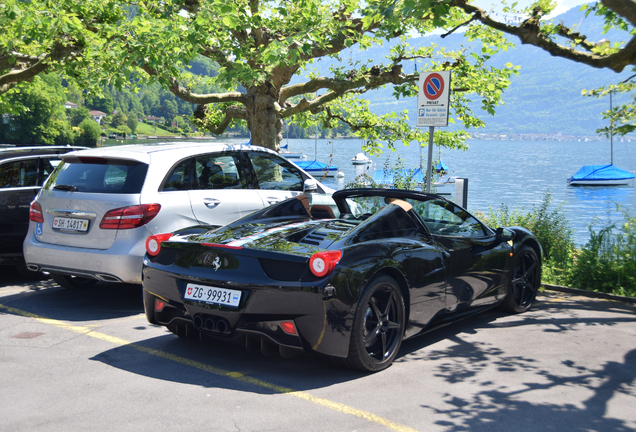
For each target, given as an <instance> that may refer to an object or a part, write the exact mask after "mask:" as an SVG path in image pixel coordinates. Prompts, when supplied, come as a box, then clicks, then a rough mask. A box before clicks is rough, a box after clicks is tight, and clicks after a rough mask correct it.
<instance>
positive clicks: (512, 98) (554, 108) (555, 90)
mask: <svg viewBox="0 0 636 432" xmlns="http://www.w3.org/2000/svg"><path fill="white" fill-rule="evenodd" d="M554 20H555V21H556V22H560V21H562V22H564V23H565V25H567V26H572V25H575V24H576V25H579V26H578V27H577V28H578V31H580V32H581V33H582V34H585V35H587V36H588V39H589V40H593V41H598V40H601V39H609V40H610V41H612V42H614V41H620V40H622V39H621V35H620V34H618V33H609V34H602V26H603V24H602V21H601V20H600V19H599V18H597V17H595V16H590V17H588V18H584V13H583V12H581V11H580V10H579V8H578V7H577V8H573V9H570V10H569V11H567V12H565V13H564V14H561V15H559V16H557V17H556V18H555V19H554ZM623 38H624V37H623ZM510 40H512V41H513V42H514V43H515V45H516V47H515V48H513V49H510V50H508V51H507V52H501V53H499V54H497V55H495V56H493V58H492V59H491V60H492V61H493V63H492V64H493V65H494V66H501V65H504V64H506V63H508V62H510V63H512V64H513V65H518V66H520V70H519V75H516V76H513V77H512V78H511V85H510V87H509V88H508V89H507V90H506V91H505V92H504V95H503V100H504V102H505V105H503V106H500V107H498V108H497V109H496V114H495V116H491V115H489V114H487V113H485V112H484V111H481V110H480V108H479V105H478V104H475V107H474V108H473V111H474V112H475V113H476V114H478V115H479V117H480V118H482V119H483V120H484V121H485V122H486V128H485V129H479V130H475V129H471V130H470V131H471V132H484V133H543V134H557V133H562V134H564V135H589V136H594V135H596V132H595V131H596V129H598V128H600V127H603V126H605V125H606V124H604V122H603V121H602V119H601V113H602V112H603V111H605V110H607V109H609V98H608V97H605V98H601V99H598V98H591V97H584V96H582V95H581V91H582V90H583V89H588V90H591V89H593V88H597V87H601V86H604V85H607V84H611V83H618V82H620V81H622V80H624V79H625V78H627V77H629V76H631V75H632V72H630V71H624V72H623V73H620V74H617V73H615V72H613V71H610V70H605V69H595V68H592V67H590V66H586V65H582V64H579V63H576V62H573V61H570V60H566V59H562V58H558V57H552V56H551V55H550V54H548V53H546V52H545V51H543V50H541V49H539V48H536V47H533V46H527V45H521V44H520V42H519V40H518V39H516V38H511V39H510ZM431 43H435V44H437V45H438V46H440V47H441V46H444V47H446V48H447V49H449V50H454V49H459V48H460V46H461V45H462V44H463V45H464V47H470V49H480V48H481V46H478V45H477V44H478V42H477V41H475V42H472V43H471V42H468V41H467V40H466V39H465V38H464V37H463V36H462V35H461V34H453V35H450V36H449V37H447V38H444V39H442V38H441V37H440V36H439V35H433V36H427V37H419V38H413V39H411V40H409V44H410V45H411V46H413V47H418V46H424V45H430V44H431ZM390 48H391V47H390V46H389V45H388V44H386V45H384V46H381V47H374V48H372V49H369V50H367V51H359V50H355V49H352V50H350V51H349V52H343V53H342V57H343V58H344V59H345V60H353V61H355V60H366V59H372V60H373V61H374V63H375V64H377V63H381V62H382V61H383V59H384V58H385V57H386V56H387V54H388V53H389V50H390ZM347 57H348V58H347ZM385 62H386V60H385ZM316 67H317V69H318V70H319V71H320V70H322V71H325V73H326V71H327V69H328V63H327V62H322V63H320V62H318V63H316ZM414 67H415V66H414V65H413V68H414ZM411 70H414V69H411ZM365 98H366V99H367V100H369V101H370V104H371V109H372V110H373V112H375V113H376V114H385V113H387V112H391V111H403V110H405V109H408V110H409V113H410V114H411V117H412V123H413V125H414V124H415V108H416V105H417V98H410V99H406V100H402V99H401V100H395V98H394V97H393V95H392V88H390V87H387V88H384V89H379V90H376V91H373V92H368V93H366V94H365ZM626 100H627V98H625V97H624V96H623V98H622V100H621V99H620V98H619V97H616V96H615V97H614V104H615V105H616V104H617V103H620V102H624V101H626ZM605 123H606V122H605ZM458 127H459V126H457V125H452V124H449V129H453V128H455V129H457V128H458Z"/></svg>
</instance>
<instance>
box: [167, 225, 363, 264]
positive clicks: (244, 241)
mask: <svg viewBox="0 0 636 432" xmlns="http://www.w3.org/2000/svg"><path fill="white" fill-rule="evenodd" d="M356 226H357V224H355V223H350V222H349V223H348V222H345V221H342V220H333V219H331V220H307V219H305V220H297V221H292V222H290V221H289V220H287V221H285V222H280V221H279V222H271V223H253V224H245V225H240V226H234V227H230V226H226V227H223V228H219V229H216V230H213V231H207V232H204V233H202V234H190V235H185V236H183V240H186V241H188V242H193V243H198V244H206V245H209V246H215V245H217V246H219V247H230V248H246V249H254V250H262V251H270V252H283V253H291V254H298V255H307V256H308V255H311V254H313V253H315V252H316V251H318V250H325V249H329V248H330V247H331V246H332V245H333V243H334V242H336V241H338V240H342V239H343V238H344V237H346V236H347V235H348V233H349V232H350V231H351V230H353V229H355V228H356ZM175 235H176V236H177V238H174V237H173V238H172V239H171V240H170V241H175V240H177V239H178V237H180V235H179V233H178V232H177V233H175Z"/></svg>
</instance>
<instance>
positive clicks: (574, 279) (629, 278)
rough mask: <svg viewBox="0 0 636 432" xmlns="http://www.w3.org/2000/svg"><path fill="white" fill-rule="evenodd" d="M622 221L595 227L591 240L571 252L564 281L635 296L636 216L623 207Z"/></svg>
mask: <svg viewBox="0 0 636 432" xmlns="http://www.w3.org/2000/svg"><path fill="white" fill-rule="evenodd" d="M623 214H624V218H625V219H624V222H623V223H622V224H620V225H619V226H618V227H617V226H616V224H611V225H609V226H605V227H602V228H600V229H599V230H598V231H596V230H594V225H595V223H596V221H595V222H594V223H592V224H591V225H590V227H589V231H590V240H589V241H588V242H587V243H586V245H585V246H584V247H583V248H581V250H579V251H576V253H575V254H574V256H573V267H572V271H571V272H568V273H567V281H566V282H568V283H569V284H571V285H572V286H576V287H578V288H583V289H589V290H593V291H601V292H609V293H614V294H619V295H626V296H636V217H629V215H628V214H627V212H626V211H625V210H623Z"/></svg>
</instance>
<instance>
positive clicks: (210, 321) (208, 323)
mask: <svg viewBox="0 0 636 432" xmlns="http://www.w3.org/2000/svg"><path fill="white" fill-rule="evenodd" d="M214 327H216V323H215V322H214V320H213V319H212V318H208V319H206V320H205V329H206V330H214Z"/></svg>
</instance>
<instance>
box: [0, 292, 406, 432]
mask: <svg viewBox="0 0 636 432" xmlns="http://www.w3.org/2000/svg"><path fill="white" fill-rule="evenodd" d="M0 310H5V311H7V312H9V313H12V314H16V315H22V316H24V317H28V318H33V319H35V320H37V321H39V322H41V323H43V324H47V325H51V326H55V327H59V328H62V329H64V330H69V331H72V332H75V333H79V334H82V335H86V336H90V337H93V338H96V339H100V340H103V341H105V342H110V343H112V344H114V345H119V346H127V347H130V348H132V349H135V350H137V351H140V352H143V353H146V354H149V355H152V356H155V357H159V358H163V359H166V360H170V361H173V362H176V363H180V364H182V365H185V366H190V367H193V368H196V369H200V370H203V371H205V372H209V373H212V374H215V375H219V376H225V377H228V378H232V379H235V380H237V381H241V382H243V383H246V384H251V385H254V386H257V387H261V388H266V389H268V390H272V391H274V392H276V393H281V394H286V395H289V396H294V397H296V398H298V399H304V400H306V401H308V402H311V403H313V404H315V405H319V406H322V407H325V408H329V409H331V410H334V411H337V412H340V413H343V414H349V415H353V416H356V417H360V418H362V419H365V420H368V421H370V422H373V423H377V424H380V425H382V426H385V427H387V428H388V429H390V430H393V431H397V432H417V430H416V429H413V428H411V427H408V426H404V425H401V424H399V423H395V422H392V421H390V420H387V419H385V418H382V417H379V416H377V415H375V414H372V413H370V412H367V411H362V410H359V409H356V408H353V407H350V406H348V405H344V404H341V403H338V402H333V401H330V400H328V399H324V398H319V397H315V396H312V395H311V394H309V393H306V392H302V391H296V390H293V389H290V388H287V387H282V386H279V385H276V384H272V383H268V382H266V381H263V380H260V379H258V378H252V377H250V376H247V375H243V374H242V373H240V372H232V371H228V370H224V369H221V368H217V367H214V366H210V365H208V364H205V363H201V362H198V361H196V360H190V359H188V358H185V357H181V356H178V355H175V354H170V353H167V352H164V351H160V350H156V349H154V348H148V347H145V346H142V345H139V344H136V343H132V342H128V341H127V340H125V339H121V338H118V337H116V336H110V335H107V334H104V333H99V332H96V331H93V330H91V329H90V328H89V327H88V326H76V325H72V324H68V323H65V322H63V321H59V320H55V319H51V318H45V317H43V316H40V315H36V314H33V313H31V312H26V311H23V310H20V309H15V308H12V307H8V306H5V305H3V304H0Z"/></svg>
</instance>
